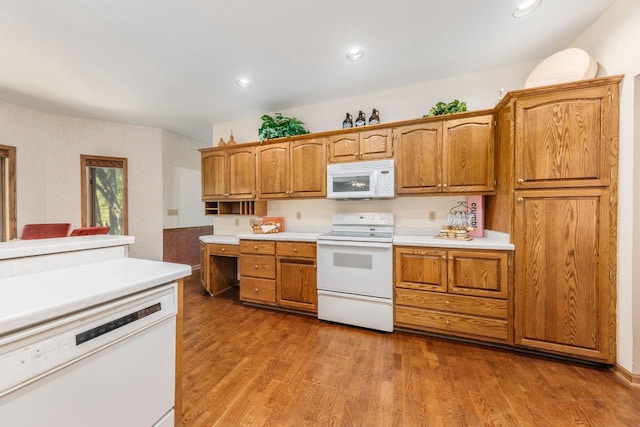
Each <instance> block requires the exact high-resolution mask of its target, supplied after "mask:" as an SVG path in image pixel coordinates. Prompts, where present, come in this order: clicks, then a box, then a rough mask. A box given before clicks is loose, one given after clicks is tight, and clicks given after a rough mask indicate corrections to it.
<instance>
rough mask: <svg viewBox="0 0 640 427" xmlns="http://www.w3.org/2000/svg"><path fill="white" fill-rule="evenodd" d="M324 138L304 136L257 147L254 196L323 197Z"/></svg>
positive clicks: (325, 167)
mask: <svg viewBox="0 0 640 427" xmlns="http://www.w3.org/2000/svg"><path fill="white" fill-rule="evenodd" d="M326 158H327V155H326V144H325V139H324V138H308V139H302V140H298V141H290V142H281V143H275V144H268V145H263V146H260V147H258V149H257V154H256V167H257V197H258V198H259V199H283V198H289V197H296V198H304V197H324V196H326V194H327V178H326V177H327V163H326Z"/></svg>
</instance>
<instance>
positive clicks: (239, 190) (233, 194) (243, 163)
mask: <svg viewBox="0 0 640 427" xmlns="http://www.w3.org/2000/svg"><path fill="white" fill-rule="evenodd" d="M227 157H228V164H229V178H228V179H229V191H227V193H228V198H230V199H253V198H254V197H255V195H256V193H255V191H256V172H255V171H256V168H255V164H254V163H255V155H254V147H240V148H234V149H231V150H228V151H227Z"/></svg>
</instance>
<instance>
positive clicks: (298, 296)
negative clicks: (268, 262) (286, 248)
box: [276, 257, 318, 312]
mask: <svg viewBox="0 0 640 427" xmlns="http://www.w3.org/2000/svg"><path fill="white" fill-rule="evenodd" d="M276 290H277V291H276V293H277V295H278V305H279V306H282V307H290V308H295V309H300V310H305V311H311V312H316V311H317V304H318V291H317V287H316V263H315V259H310V258H307V259H302V258H288V257H278V280H277V283H276Z"/></svg>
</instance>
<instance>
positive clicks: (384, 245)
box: [317, 240, 393, 248]
mask: <svg viewBox="0 0 640 427" xmlns="http://www.w3.org/2000/svg"><path fill="white" fill-rule="evenodd" d="M317 243H318V246H351V247H354V246H355V247H360V248H390V247H392V246H393V243H392V242H389V243H384V242H354V241H349V240H318V241H317Z"/></svg>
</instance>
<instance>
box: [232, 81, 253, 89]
mask: <svg viewBox="0 0 640 427" xmlns="http://www.w3.org/2000/svg"><path fill="white" fill-rule="evenodd" d="M236 84H237V85H238V86H240V87H241V88H243V89H247V88H250V87H251V82H250V81H249V80H247V79H238V80H236Z"/></svg>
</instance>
